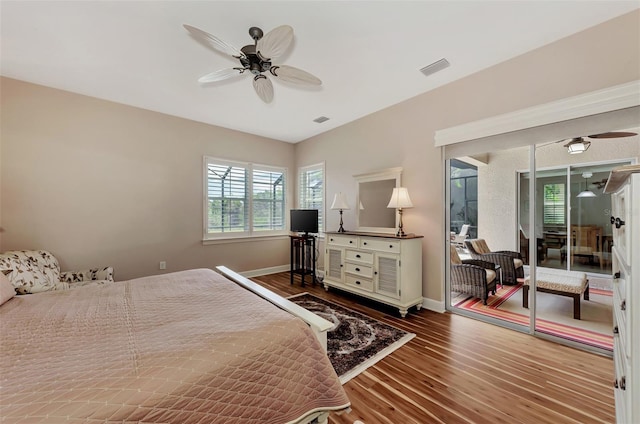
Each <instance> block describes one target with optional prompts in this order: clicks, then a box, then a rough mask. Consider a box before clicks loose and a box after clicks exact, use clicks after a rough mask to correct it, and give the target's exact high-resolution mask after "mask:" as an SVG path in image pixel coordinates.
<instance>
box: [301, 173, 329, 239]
mask: <svg viewBox="0 0 640 424" xmlns="http://www.w3.org/2000/svg"><path fill="white" fill-rule="evenodd" d="M317 171H320V172H321V173H322V190H321V193H320V197H319V198H318V197H316V199H315V200H316V202H317V201H319V202H320V206H319V207H318V208H314V207H312V205H311V202H312V201H313V199H310V198H308V192H307V190H306V188H307V179H308V175H309V173H311V172H317ZM326 185H327V184H326V172H325V166H324V162H320V163H316V164H313V165H307V166H301V167H300V168H298V202H297V204H298V208H299V209H318V234H323V233H324V231H325V229H324V227H325V222H326V219H325V218H326V214H325V190H326Z"/></svg>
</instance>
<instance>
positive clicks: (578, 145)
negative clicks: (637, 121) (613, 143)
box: [556, 131, 637, 154]
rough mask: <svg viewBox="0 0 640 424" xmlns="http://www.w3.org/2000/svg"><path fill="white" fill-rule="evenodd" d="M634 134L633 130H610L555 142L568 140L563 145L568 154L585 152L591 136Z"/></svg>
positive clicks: (597, 137) (610, 136) (611, 136)
mask: <svg viewBox="0 0 640 424" xmlns="http://www.w3.org/2000/svg"><path fill="white" fill-rule="evenodd" d="M634 135H637V134H636V133H634V132H625V131H612V132H606V133H601V134H594V135H589V136H582V137H574V138H570V139H568V140H560V141H557V142H556V143H562V142H568V143H567V144H565V145H564V147H566V148H567V150H568V151H569V153H570V154H576V153H582V152H585V151H586V150H587V149H588V148H589V146H591V141H589V140H588V139H589V138H592V139H601V138H620V137H632V136H634Z"/></svg>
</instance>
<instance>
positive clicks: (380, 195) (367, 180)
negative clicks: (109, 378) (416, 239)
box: [354, 168, 402, 233]
mask: <svg viewBox="0 0 640 424" xmlns="http://www.w3.org/2000/svg"><path fill="white" fill-rule="evenodd" d="M401 175H402V168H391V169H386V170H383V171H378V172H371V173H367V174H360V175H354V178H355V179H356V182H357V184H358V187H357V193H358V197H357V202H356V209H357V213H356V223H357V226H358V231H367V232H379V233H395V232H396V225H397V213H396V210H395V209H390V208H387V205H388V204H389V200H390V199H391V193H392V192H393V189H394V188H395V187H400V176H401Z"/></svg>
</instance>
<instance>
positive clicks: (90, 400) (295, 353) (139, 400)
mask: <svg viewBox="0 0 640 424" xmlns="http://www.w3.org/2000/svg"><path fill="white" fill-rule="evenodd" d="M0 337H1V339H0V358H1V359H0V360H1V367H0V382H1V384H0V416H1V418H0V421H1V422H3V423H5V422H6V423H9V422H29V423H40V422H41V423H59V422H60V423H63V422H64V423H76V422H77V423H98V422H100V423H104V422H119V423H123V422H124V423H133V422H149V423H185V424H189V423H258V422H259V423H264V422H270V423H278V422H290V421H295V420H297V419H299V418H300V417H302V416H305V415H306V414H308V413H309V412H311V411H317V410H338V409H344V408H346V407H348V406H349V400H348V398H347V396H346V394H345V392H344V390H343V388H342V386H341V385H340V381H339V380H338V377H337V375H336V374H335V371H334V370H333V368H332V366H331V363H330V362H329V360H328V358H327V356H326V354H325V353H324V351H323V350H322V348H321V347H320V344H319V342H318V341H317V339H316V338H315V336H314V335H313V333H312V331H311V330H310V329H309V328H308V327H307V326H306V324H304V323H303V322H302V321H301V320H300V319H298V318H296V317H294V316H292V315H290V314H288V313H287V312H284V311H282V310H280V309H278V308H277V307H275V306H273V305H272V304H271V303H269V302H267V301H265V300H263V299H261V298H259V297H258V296H256V295H254V294H253V293H251V292H249V291H247V290H245V289H243V288H242V287H240V286H238V285H236V284H235V283H233V282H232V281H230V280H227V279H226V278H224V277H222V276H221V275H219V274H217V273H215V272H213V271H212V270H208V269H198V270H189V271H182V272H177V273H171V274H164V275H161V276H153V277H145V278H139V279H134V280H129V281H123V282H115V283H112V284H109V285H105V286H98V287H86V288H82V289H76V290H68V291H55V292H48V293H39V294H33V295H24V296H16V297H14V298H13V299H11V300H9V301H8V302H6V303H5V304H3V305H2V306H1V307H0Z"/></svg>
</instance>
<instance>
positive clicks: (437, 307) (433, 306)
mask: <svg viewBox="0 0 640 424" xmlns="http://www.w3.org/2000/svg"><path fill="white" fill-rule="evenodd" d="M422 307H423V308H425V309H428V310H430V311H433V312H439V313H443V312H445V311H446V308H445V307H444V302H443V301H440V300H434V299H429V298H428V297H424V298H422Z"/></svg>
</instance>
